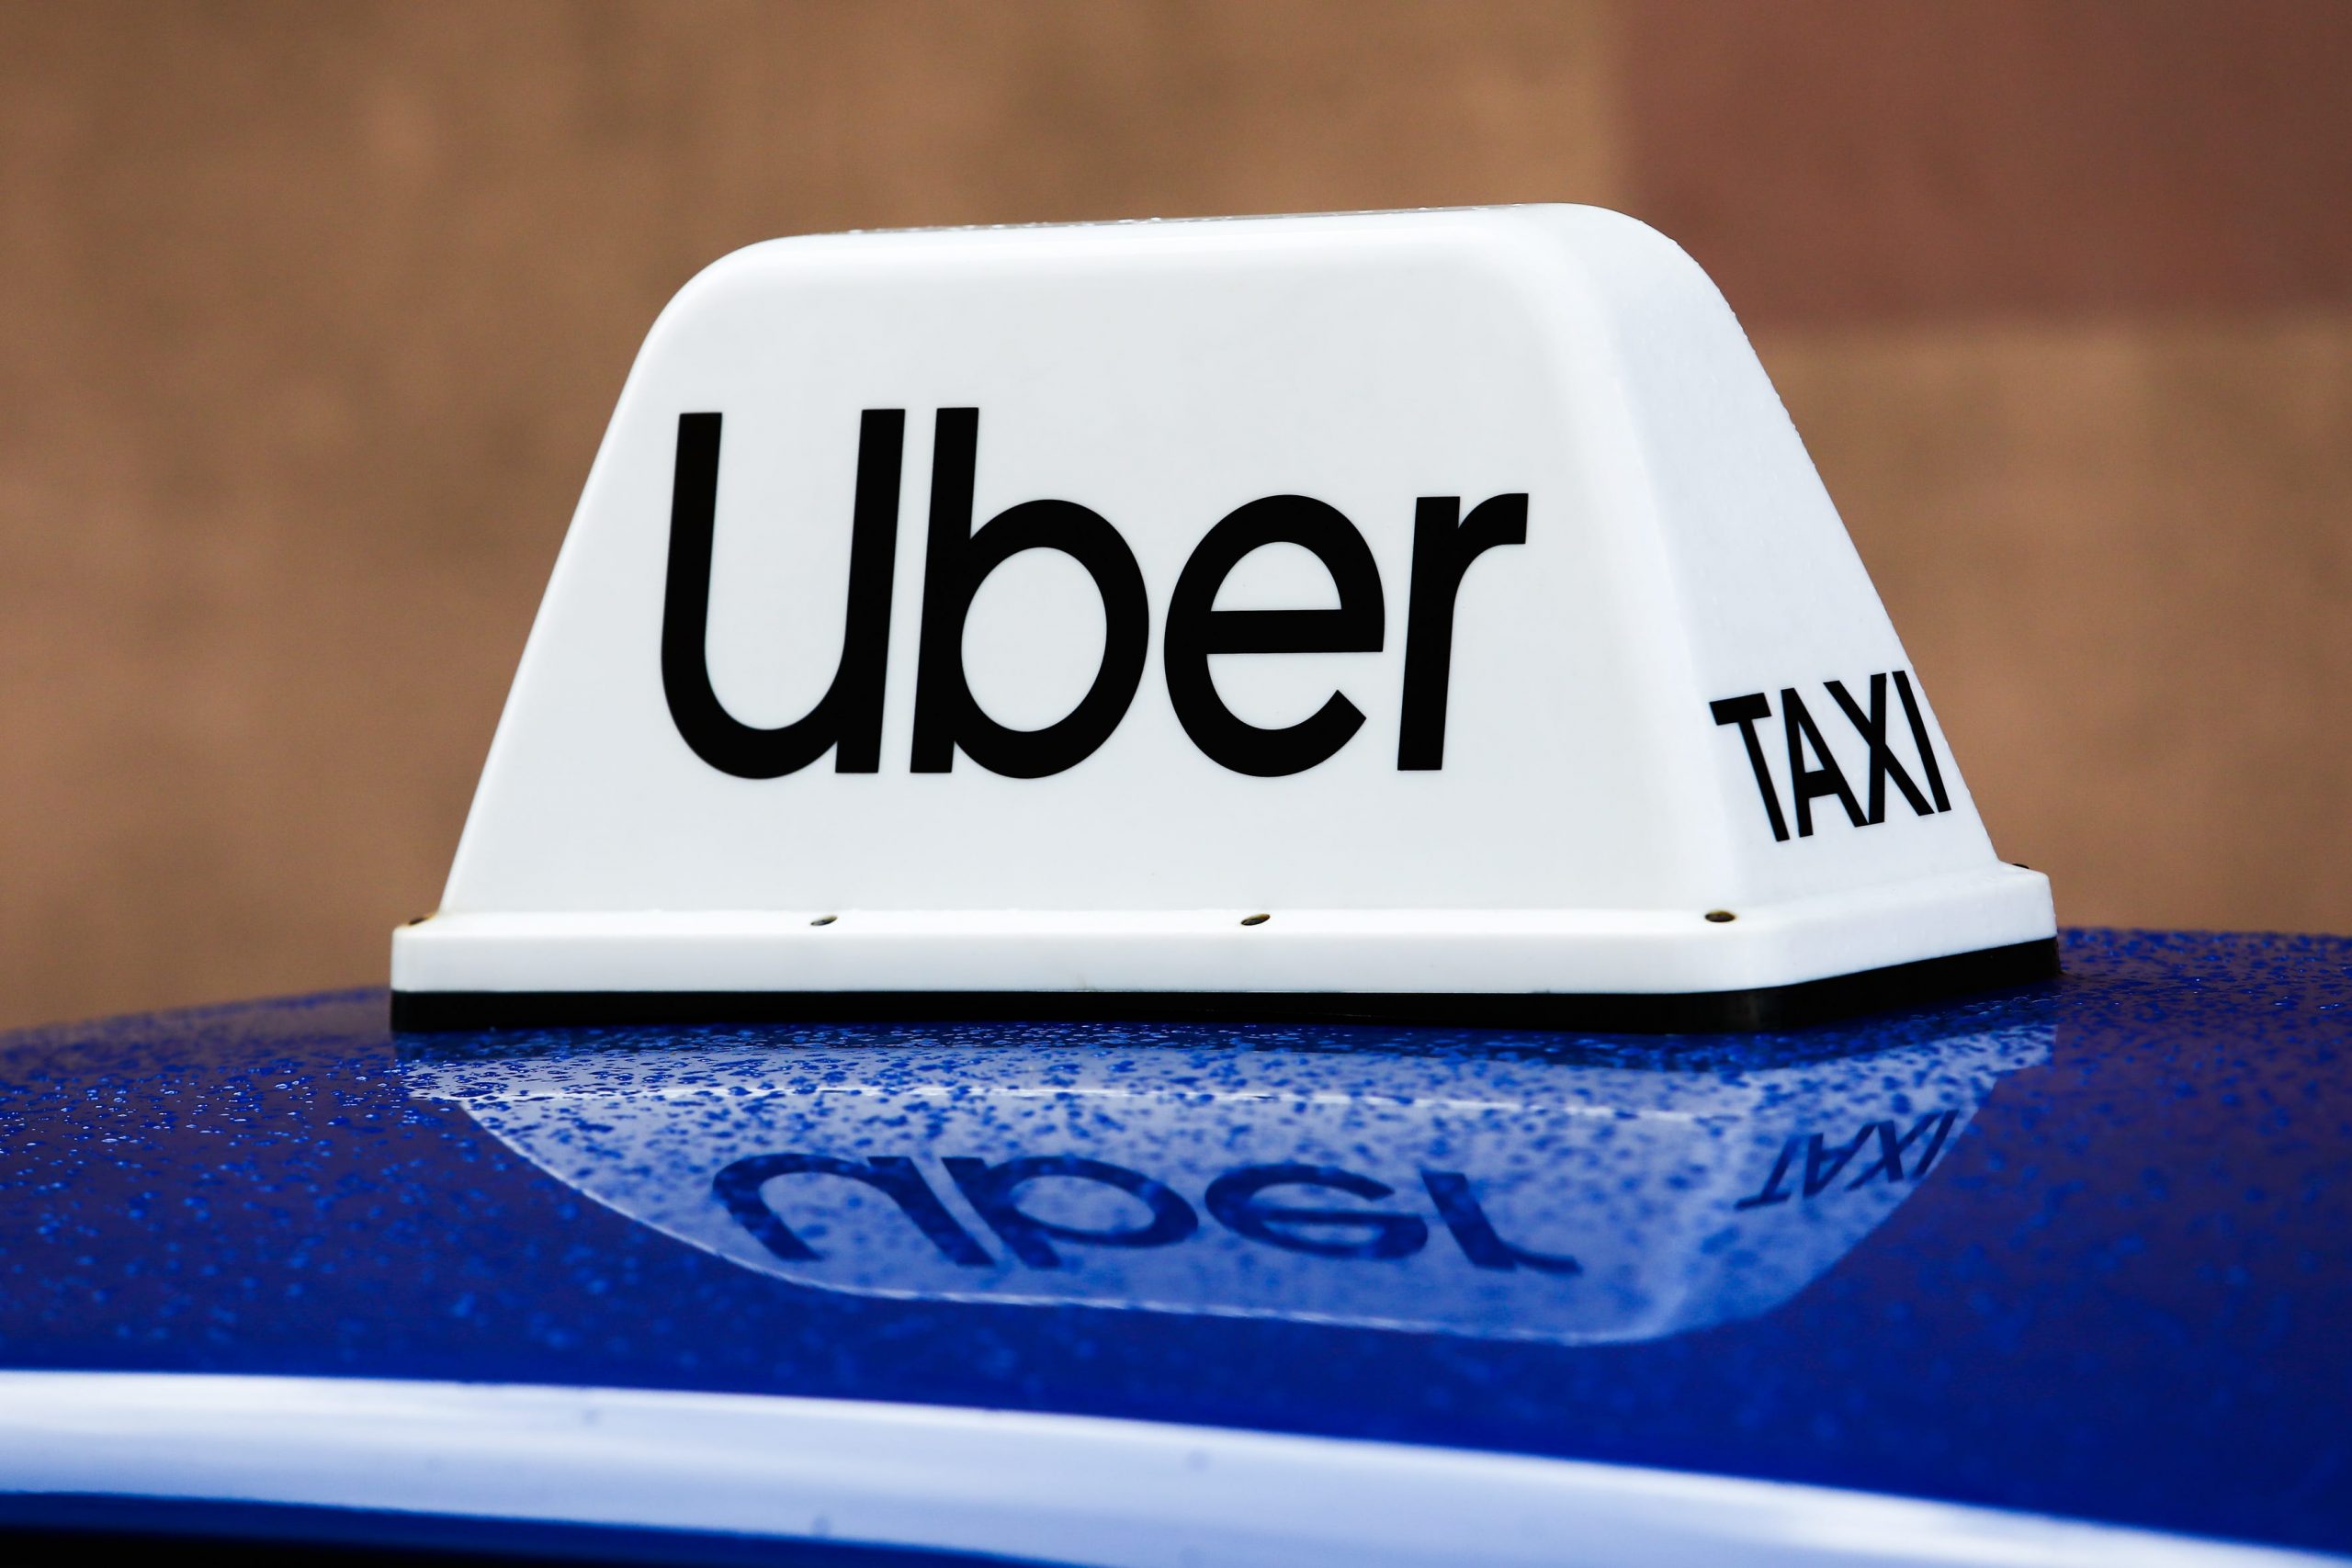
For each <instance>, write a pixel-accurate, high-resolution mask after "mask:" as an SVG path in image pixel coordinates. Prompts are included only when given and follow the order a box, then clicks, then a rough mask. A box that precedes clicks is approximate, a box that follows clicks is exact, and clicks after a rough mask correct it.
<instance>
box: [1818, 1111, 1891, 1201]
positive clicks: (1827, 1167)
mask: <svg viewBox="0 0 2352 1568" xmlns="http://www.w3.org/2000/svg"><path fill="white" fill-rule="evenodd" d="M1876 1130H1877V1129H1876V1127H1875V1126H1867V1127H1864V1128H1863V1129H1862V1130H1861V1131H1860V1132H1859V1133H1857V1134H1854V1141H1853V1142H1852V1143H1850V1144H1848V1145H1846V1146H1845V1147H1844V1148H1842V1149H1839V1150H1838V1152H1837V1153H1836V1154H1835V1155H1832V1154H1830V1153H1829V1151H1828V1149H1827V1147H1826V1145H1824V1144H1823V1143H1822V1141H1821V1134H1818V1133H1815V1134H1814V1135H1813V1136H1812V1137H1810V1138H1808V1139H1806V1140H1805V1151H1804V1195H1805V1196H1806V1197H1807V1198H1818V1197H1820V1196H1821V1194H1822V1193H1823V1191H1824V1190H1826V1189H1827V1188H1828V1186H1829V1184H1830V1183H1831V1182H1833V1181H1835V1180H1837V1179H1838V1172H1839V1171H1842V1170H1844V1169H1845V1168H1846V1167H1847V1166H1848V1165H1849V1164H1851V1163H1852V1161H1853V1158H1854V1156H1856V1155H1858V1154H1860V1153H1861V1152H1862V1145H1864V1144H1866V1143H1868V1142H1870V1139H1871V1134H1872V1133H1873V1132H1875V1131H1876Z"/></svg>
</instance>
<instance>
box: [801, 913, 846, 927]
mask: <svg viewBox="0 0 2352 1568" xmlns="http://www.w3.org/2000/svg"><path fill="white" fill-rule="evenodd" d="M838 919H841V917H840V916H839V915H820V916H818V917H817V918H816V919H813V920H811V921H809V924H810V925H812V926H830V925H831V924H832V923H833V922H834V921H835V920H838Z"/></svg>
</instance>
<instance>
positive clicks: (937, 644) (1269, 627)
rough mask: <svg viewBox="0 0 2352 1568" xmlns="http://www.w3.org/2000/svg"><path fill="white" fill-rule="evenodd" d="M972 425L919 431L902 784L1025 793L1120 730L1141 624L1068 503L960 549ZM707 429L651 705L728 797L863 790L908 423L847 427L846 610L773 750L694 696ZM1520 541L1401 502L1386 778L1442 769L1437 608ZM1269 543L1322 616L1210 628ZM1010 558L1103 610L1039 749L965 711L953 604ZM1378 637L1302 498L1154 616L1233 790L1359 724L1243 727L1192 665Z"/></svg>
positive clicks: (1319, 720) (1198, 558)
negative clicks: (1234, 583)
mask: <svg viewBox="0 0 2352 1568" xmlns="http://www.w3.org/2000/svg"><path fill="white" fill-rule="evenodd" d="M979 417H980V416H979V411H978V409H968V408H959V409H941V410H940V411H939V412H938V415H937V420H936V425H935V437H934V442H933V459H932V476H931V519H930V527H929V533H928V536H927V538H926V541H925V546H924V553H923V572H924V584H923V595H922V637H921V647H920V651H919V653H918V655H917V660H916V669H915V713H914V739H913V745H912V747H911V755H910V759H909V762H910V769H911V771H912V772H915V773H946V772H948V771H950V769H952V768H953V767H954V765H955V760H956V754H957V753H958V752H961V753H962V754H963V755H965V756H967V757H969V758H970V759H971V760H972V761H975V762H977V763H978V764H979V765H980V766H981V767H983V768H986V769H988V770H989V772H991V773H1001V774H1004V775H1006V776H1007V777H1011V778H1024V779H1031V778H1043V777H1045V776H1046V775H1048V774H1052V773H1061V772H1063V771H1064V770H1066V769H1069V768H1071V767H1075V766H1076V765H1077V764H1078V763H1080V762H1081V761H1085V760H1086V759H1087V758H1088V757H1090V756H1091V755H1092V754H1093V753H1094V751H1095V750H1097V749H1098V748H1100V747H1101V746H1102V744H1103V742H1104V741H1105V740H1108V739H1110V738H1111V734H1112V732H1113V731H1114V730H1115V729H1116V728H1118V726H1119V722H1120V720H1121V719H1123V718H1125V716H1126V713H1127V708H1128V705H1130V704H1131V703H1132V702H1133V701H1134V699H1135V694H1136V688H1137V687H1138V686H1139V685H1140V684H1141V682H1142V680H1143V673H1144V656H1145V649H1146V645H1147V642H1148V636H1149V632H1148V620H1149V616H1150V604H1149V603H1148V597H1147V595H1146V593H1145V590H1144V581H1143V572H1142V570H1141V569H1140V568H1138V567H1137V565H1136V558H1135V553H1134V551H1132V550H1130V549H1129V548H1128V547H1127V543H1126V541H1125V539H1124V538H1122V537H1121V536H1120V535H1119V531H1118V529H1117V528H1115V527H1114V526H1113V525H1112V524H1111V522H1110V520H1109V519H1108V518H1105V517H1103V515H1102V514H1101V513H1097V512H1094V511H1092V510H1091V509H1090V508H1087V507H1084V506H1080V505H1079V504H1078V503H1077V502H1069V501H1057V500H1038V501H1024V502H1020V503H1019V504H1017V505H1013V506H1010V507H1007V508H1006V509H1005V510H1004V511H1002V512H1000V513H997V514H996V515H995V516H994V517H992V518H990V519H989V521H988V522H986V523H984V524H982V525H980V526H979V528H978V530H977V531H976V530H975V529H974V528H973V526H972V482H973V471H974V468H975V466H976V457H977V452H978V439H979ZM721 418H722V416H720V415H718V414H717V413H684V414H680V415H679V416H678V446H677V457H676V465H675V470H674V473H673V489H672V494H671V511H670V547H669V564H668V581H667V584H666V586H665V589H664V592H663V596H662V691H663V694H664V695H665V696H666V697H667V698H668V701H669V705H670V713H671V716H672V718H673V720H674V721H675V723H676V725H677V727H678V733H679V735H680V736H682V737H683V738H684V740H685V742H686V744H687V745H688V746H690V747H692V748H693V750H694V752H695V755H696V756H698V757H700V758H701V759H702V760H703V761H706V762H707V763H709V764H710V765H711V766H712V767H714V768H717V769H719V770H720V771H721V772H724V773H732V774H734V775H736V776H737V777H739V778H747V779H771V778H777V777H780V776H782V775H784V774H786V773H797V772H798V771H799V770H800V769H802V768H805V767H807V766H809V764H810V763H811V762H813V761H816V760H817V759H818V758H820V757H821V756H823V755H824V754H825V753H826V752H827V751H829V750H830V751H831V752H832V753H833V769H834V771H835V772H836V773H876V772H877V771H879V769H880V767H881V752H882V691H883V682H884V676H885V665H886V664H887V662H888V657H889V636H890V600H891V587H892V585H891V578H892V574H893V570H894V562H895V558H896V555H897V550H898V519H899V470H900V459H901V457H902V454H903V450H904V446H905V436H906V411H904V410H903V409H868V410H866V411H865V414H864V416H863V419H862V420H861V422H860V426H859V432H858V453H857V479H856V489H855V493H854V500H853V502H852V504H851V516H850V562H849V586H848V605H847V612H846V615H845V620H844V625H843V630H842V652H841V660H840V662H839V663H838V664H837V665H836V666H835V669H834V672H833V680H832V684H831V686H830V687H829V688H828V689H827V690H826V693H825V694H824V696H823V697H822V698H820V700H819V701H818V703H817V705H816V706H815V707H813V708H811V709H810V710H809V713H808V714H806V715H805V716H802V717H801V718H799V719H798V720H797V721H795V722H793V723H791V724H786V725H783V726H780V727H777V728H772V729H763V728H755V727H753V726H751V725H746V724H743V723H741V722H740V721H739V720H737V719H736V718H735V717H734V716H732V715H731V714H729V712H728V711H727V710H726V707H725V705H722V704H721V703H720V702H719V700H718V694H717V693H716V692H715V691H714V690H713V688H712V684H711V679H710V669H709V661H708V659H707V653H706V649H705V643H706V635H707V626H708V622H709V614H710V563H711V541H712V534H713V529H714V526H715V515H716V512H717V498H718V447H719V429H720V424H721ZM1526 542H1527V497H1526V495H1525V494H1523V493H1521V494H1511V495H1498V496H1493V497H1490V498H1488V499H1487V500H1485V501H1482V502H1479V503H1477V504H1476V505H1475V506H1473V507H1471V508H1470V510H1469V512H1468V513H1467V514H1464V512H1463V510H1462V502H1461V498H1460V497H1458V496H1423V497H1421V498H1419V501H1418V502H1416V503H1415V507H1414V514H1413V561H1412V578H1411V582H1410V585H1409V588H1408V592H1409V595H1410V597H1409V599H1408V604H1407V609H1406V619H1405V671H1404V680H1403V684H1402V690H1401V692H1400V694H1399V699H1398V703H1399V706H1398V736H1397V767H1398V769H1400V770H1403V771H1408V772H1411V771H1426V770H1432V769H1438V768H1442V766H1443V765H1444V760H1445V713H1446V699H1447V693H1448V689H1449V686H1450V684H1451V678H1452V669H1453V615H1454V601H1455V599H1456V597H1457V595H1458V593H1459V591H1460V589H1461V586H1462V579H1463V575H1464V573H1465V572H1467V571H1468V570H1469V569H1470V566H1471V563H1472V562H1474V561H1476V559H1477V558H1478V557H1479V556H1481V555H1483V554H1485V553H1486V552H1487V550H1490V549H1493V548H1495V547H1498V546H1502V545H1521V544H1524V543H1526ZM1278 544H1288V545H1296V546H1298V547H1301V548H1302V549H1305V550H1306V551H1308V552H1309V553H1310V554H1312V555H1313V556H1314V557H1315V558H1317V560H1318V561H1320V562H1321V563H1322V565H1323V568H1324V570H1326V571H1328V572H1329V573H1330V576H1331V581H1332V584H1333V586H1334V587H1335V588H1337V589H1338V591H1339V598H1340V603H1339V605H1338V607H1337V608H1334V609H1328V610H1219V609H1216V608H1215V607H1214V606H1215V604H1216V594H1217V590H1218V588H1219V587H1220V586H1221V585H1222V584H1223V583H1224V581H1225V580H1226V577H1227V574H1228V573H1229V572H1231V571H1232V570H1233V569H1234V568H1235V567H1236V566H1237V565H1238V564H1239V563H1240V561H1241V560H1242V558H1244V557H1246V556H1248V555H1249V554H1250V552H1251V551H1253V550H1256V549H1259V548H1260V547H1263V546H1267V545H1278ZM1024 550H1058V551H1060V552H1061V553H1062V554H1064V555H1066V556H1068V557H1069V558H1070V559H1072V560H1074V561H1076V562H1077V563H1078V564H1079V565H1080V567H1081V568H1083V569H1084V570H1085V571H1086V573H1087V575H1088V576H1089V577H1091V578H1092V579H1093V581H1094V588H1095V592H1098V593H1099V594H1100V595H1101V596H1102V600H1103V659H1102V663H1101V664H1100V665H1099V666H1098V667H1097V669H1096V671H1095V673H1094V680H1093V683H1092V684H1091V686H1090V687H1089V688H1088V690H1087V693H1086V694H1085V695H1084V696H1083V697H1081V698H1080V700H1079V703H1078V705H1077V706H1075V707H1073V708H1072V709H1071V710H1070V711H1069V713H1068V714H1066V715H1064V716H1062V717H1061V718H1059V719H1057V720H1056V721H1055V722H1053V723H1052V724H1049V725H1046V727H1044V728H1040V729H1013V728H1009V727H1007V726H1005V725H1002V724H1000V723H998V722H997V721H996V720H995V719H993V718H991V717H989V715H988V714H987V713H986V712H985V711H984V710H983V709H982V708H981V707H980V705H979V704H978V702H976V701H975V700H974V699H973V696H972V691H971V687H970V685H969V683H968V682H967V679H966V676H965V671H964V661H963V642H964V622H965V618H966V616H967V615H968V613H969V611H970V609H971V604H972V598H973V595H974V594H975V593H976V592H978V589H979V586H980V584H981V582H982V581H985V580H986V579H987V577H988V575H989V573H990V572H991V571H994V570H996V569H997V568H998V567H1000V566H1001V565H1003V564H1004V563H1005V562H1006V561H1007V560H1010V559H1011V558H1012V557H1014V556H1016V555H1019V554H1020V553H1022V552H1023V551H1024ZM1386 617H1387V611H1386V602H1385V597H1384V595H1383V592H1382V589H1381V582H1380V572H1379V569H1378V568H1377V566H1376V565H1375V564H1374V560H1373V557H1372V551H1371V549H1370V548H1369V547H1367V546H1366V545H1365V543H1364V539H1363V535H1362V534H1361V533H1359V532H1357V530H1356V528H1355V525H1353V524H1351V523H1350V522H1349V521H1348V519H1347V518H1346V516H1344V515H1343V514H1342V513H1340V511H1339V510H1338V509H1337V508H1335V507H1332V506H1330V505H1329V504H1327V503H1325V502H1320V501H1317V500H1315V499H1314V498H1313V497H1311V496H1305V495H1270V496H1263V497H1261V498H1260V499H1258V500H1256V501H1252V502H1248V503H1247V504H1245V505H1242V506H1239V507H1237V508H1235V509H1234V510H1233V511H1232V512H1230V513H1227V515H1226V516H1225V517H1224V518H1223V519H1222V520H1221V521H1219V522H1218V523H1217V524H1216V525H1215V526H1213V527H1212V528H1210V529H1209V531H1208V532H1207V534H1206V535H1204V536H1203V537H1202V539H1201V541H1200V543H1199V544H1198V545H1197V546H1196V547H1194V549H1193V554H1192V558H1190V559H1189V560H1187V561H1186V562H1185V564H1184V568H1183V570H1182V572H1181V573H1180V574H1179V575H1178V577H1177V580H1176V586H1175V589H1174V592H1172V593H1171V594H1170V599H1169V604H1168V619H1167V624H1166V626H1164V628H1163V630H1162V635H1161V665H1162V673H1163V676H1164V678H1165V680H1166V681H1167V683H1168V695H1169V700H1170V703H1171V704H1172V705H1174V707H1175V710H1176V717H1177V719H1178V721H1179V722H1180V723H1182V726H1183V728H1184V733H1185V734H1186V735H1188V736H1190V737H1191V738H1192V740H1193V744H1194V745H1195V746H1198V747H1199V748H1200V749H1201V750H1202V751H1203V752H1204V754H1206V755H1207V756H1208V757H1210V758H1211V759H1213V760H1214V761H1217V762H1219V763H1221V764H1223V765H1224V766H1225V767H1227V768H1230V769H1232V770H1233V771H1234V772H1236V773H1249V774H1253V775H1256V776H1258V777H1261V778H1275V777H1281V776H1283V775H1285V774H1290V773H1304V772H1306V770H1307V769H1309V768H1312V767H1315V766H1317V764H1319V763H1321V762H1323V761H1328V760H1329V758H1330V757H1331V756H1333V755H1334V754H1335V753H1337V752H1338V751H1339V750H1340V748H1341V747H1343V746H1345V745H1346V744H1347V743H1348V742H1349V740H1350V739H1353V737H1354V735H1355V733H1356V731H1357V730H1358V729H1360V728H1363V721H1364V717H1363V711H1362V710H1361V709H1359V708H1358V707H1357V706H1356V705H1354V704H1353V703H1351V702H1350V701H1349V700H1348V699H1347V698H1346V697H1345V696H1343V695H1341V694H1340V693H1338V692H1333V693H1332V694H1330V695H1329V697H1328V698H1327V699H1325V701H1324V702H1323V704H1322V705H1321V706H1320V707H1318V708H1317V709H1316V711H1315V712H1313V713H1312V714H1309V715H1308V716H1306V717H1305V718H1303V719H1301V720H1299V721H1298V722H1297V723H1295V724H1291V725H1283V726H1274V727H1268V726H1263V725H1256V724H1251V723H1250V722H1249V721H1248V720H1246V719H1244V718H1242V717H1241V716H1239V715H1238V714H1236V713H1234V712H1233V710H1232V709H1231V708H1229V707H1227V705H1225V703H1224V701H1223V699H1222V698H1220V697H1219V696H1218V695H1217V691H1216V684H1215V682H1213V681H1212V680H1211V679H1210V676H1209V660H1210V659H1211V657H1212V656H1214V655H1216V654H1220V653H1375V652H1378V651H1380V649H1382V648H1383V646H1384V644H1385V636H1386V630H1385V627H1386Z"/></svg>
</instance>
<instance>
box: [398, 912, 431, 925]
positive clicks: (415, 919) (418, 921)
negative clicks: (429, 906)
mask: <svg viewBox="0 0 2352 1568" xmlns="http://www.w3.org/2000/svg"><path fill="white" fill-rule="evenodd" d="M432 918H433V917H432V916H430V915H411V916H410V917H409V918H408V919H405V920H402V921H401V924H402V925H404V926H421V925H423V924H424V922H425V921H427V920H429V919H432Z"/></svg>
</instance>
